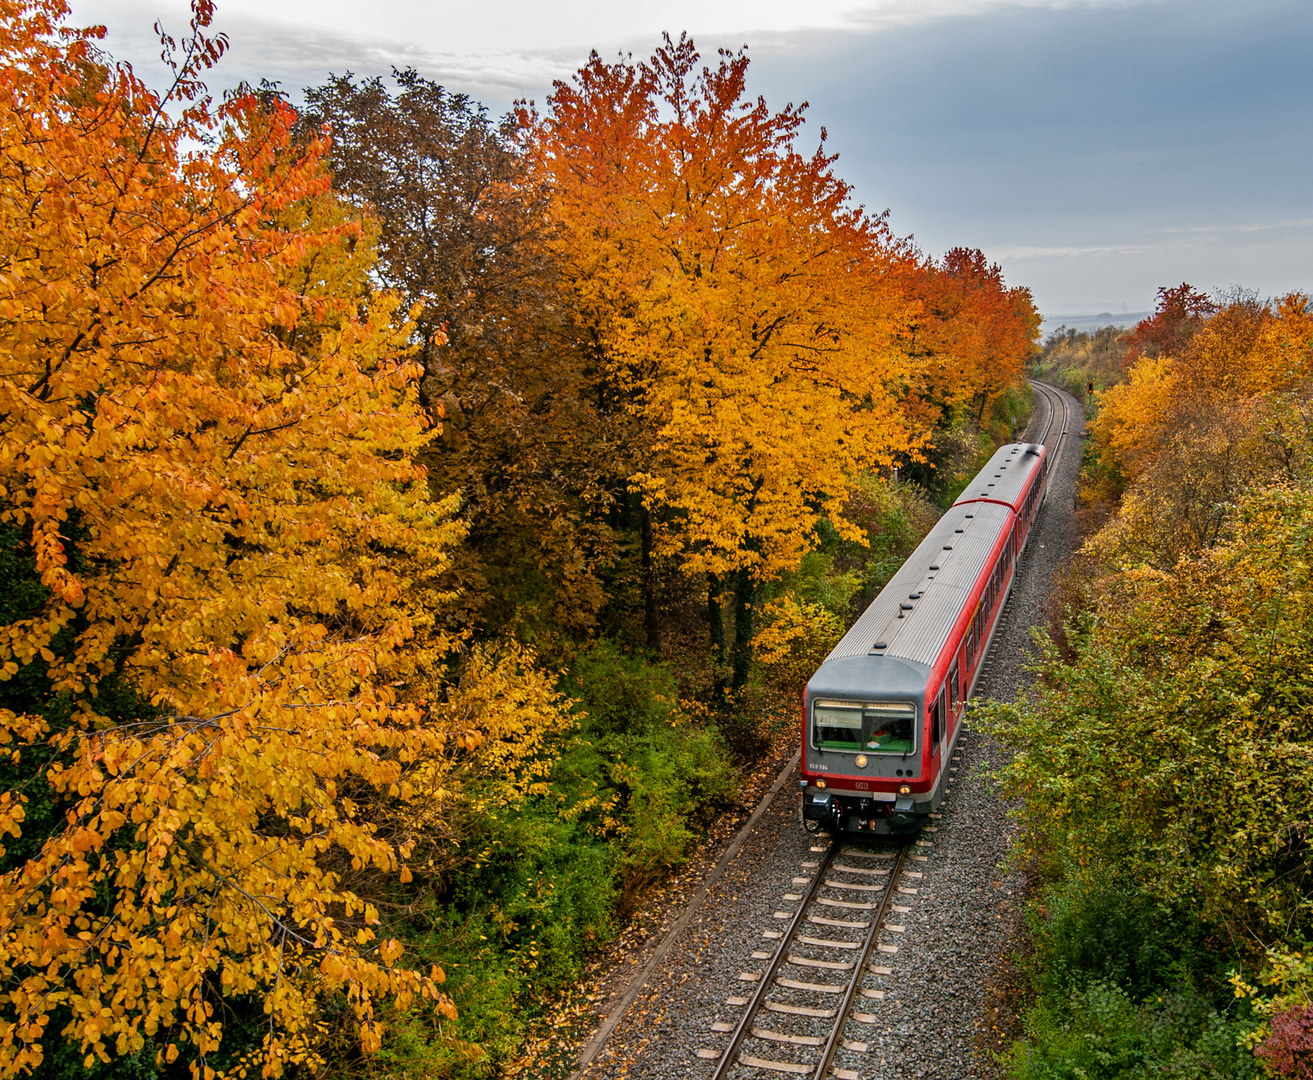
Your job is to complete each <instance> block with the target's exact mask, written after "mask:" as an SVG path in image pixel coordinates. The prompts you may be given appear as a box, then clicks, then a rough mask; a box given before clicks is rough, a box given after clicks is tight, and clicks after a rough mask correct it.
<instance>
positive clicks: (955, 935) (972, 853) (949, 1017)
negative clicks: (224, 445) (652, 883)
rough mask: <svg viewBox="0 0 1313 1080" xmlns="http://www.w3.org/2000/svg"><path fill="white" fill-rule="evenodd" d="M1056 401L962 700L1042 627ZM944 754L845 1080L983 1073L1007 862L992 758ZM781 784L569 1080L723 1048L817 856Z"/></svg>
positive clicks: (1062, 552) (1034, 433) (986, 742)
mask: <svg viewBox="0 0 1313 1080" xmlns="http://www.w3.org/2000/svg"><path fill="white" fill-rule="evenodd" d="M1044 402H1045V399H1044V398H1043V397H1041V398H1040V404H1039V406H1038V407H1037V408H1036V415H1035V419H1034V421H1032V425H1031V429H1030V431H1028V433H1027V436H1026V437H1027V438H1037V437H1038V436H1039V434H1040V433H1041V432H1042V431H1043V430H1044V426H1045V423H1046V422H1047V412H1046V408H1045V405H1044ZM1069 404H1070V407H1071V420H1070V422H1069V431H1068V435H1067V441H1066V444H1065V445H1064V447H1063V449H1062V451H1061V454H1060V455H1059V457H1058V458H1057V460H1056V462H1055V463H1054V464H1053V466H1052V467H1051V473H1050V487H1049V493H1048V497H1047V499H1046V501H1045V503H1044V506H1043V507H1042V508H1041V510H1040V512H1039V515H1038V517H1037V519H1036V524H1035V529H1034V532H1033V533H1032V536H1031V540H1030V543H1029V546H1028V547H1027V550H1026V553H1025V556H1024V558H1023V560H1022V562H1021V564H1020V566H1019V568H1018V573H1017V578H1016V581H1015V583H1014V587H1013V591H1012V596H1011V599H1010V601H1009V603H1008V607H1007V608H1006V609H1005V613H1004V622H1003V624H1002V625H1001V626H1000V628H999V630H998V632H997V634H996V636H995V646H994V650H993V654H992V658H991V660H990V661H989V662H988V666H987V669H986V673H985V675H984V676H983V677H982V680H981V684H980V685H979V686H978V687H977V690H976V698H977V699H981V698H989V697H992V698H997V699H1002V700H1011V699H1012V698H1014V697H1015V696H1016V694H1017V692H1018V691H1019V690H1020V689H1022V688H1024V687H1026V686H1028V684H1029V680H1030V676H1029V674H1028V673H1027V672H1026V671H1025V667H1026V665H1028V664H1029V663H1031V662H1033V659H1034V645H1033V643H1032V641H1031V636H1030V628H1031V626H1032V625H1038V624H1041V623H1042V622H1043V620H1044V618H1045V614H1044V611H1045V601H1046V598H1047V597H1048V595H1049V593H1050V591H1051V589H1052V582H1053V574H1054V572H1055V571H1056V570H1057V569H1058V568H1059V567H1060V566H1061V565H1062V564H1063V562H1064V561H1065V560H1066V558H1067V557H1068V555H1069V554H1070V553H1071V552H1072V550H1073V549H1074V547H1075V546H1076V545H1077V543H1078V537H1077V533H1076V528H1075V522H1074V519H1073V515H1072V513H1071V511H1072V507H1073V503H1074V492H1075V484H1076V477H1077V474H1078V472H1079V469H1080V456H1081V455H1080V440H1081V438H1082V436H1083V423H1082V416H1083V410H1082V409H1081V407H1080V405H1079V404H1078V403H1075V402H1069ZM1055 427H1056V425H1055ZM958 751H959V754H958V760H957V761H956V762H954V763H953V764H955V765H956V766H957V769H958V771H957V773H956V774H955V775H956V779H955V781H954V783H953V785H952V790H951V793H950V794H949V796H948V798H947V799H946V800H945V802H944V805H943V807H942V812H941V817H940V818H939V820H938V821H936V822H934V830H935V831H934V832H933V833H932V832H930V831H929V830H927V831H926V832H925V833H924V834H923V836H922V840H923V841H927V843H925V844H923V845H922V846H920V847H919V848H918V849H917V851H918V852H919V854H920V858H919V859H918V860H916V861H912V860H909V862H908V864H907V869H908V870H911V871H913V872H917V873H920V874H921V875H922V876H921V878H920V879H918V880H916V882H915V887H916V889H917V891H916V893H915V895H900V896H899V897H898V901H897V902H898V903H899V904H900V905H901V906H903V907H906V908H907V909H908V910H907V911H905V912H901V913H900V914H899V915H898V918H897V922H898V925H900V926H902V927H903V930H902V932H898V933H894V932H892V931H889V930H884V931H882V932H881V936H880V938H879V940H880V942H881V943H882V944H885V945H889V946H892V947H894V948H896V950H897V951H896V952H892V953H891V952H887V951H886V952H882V953H880V954H875V962H876V963H880V964H882V965H884V966H886V967H887V968H888V969H889V971H890V972H891V974H889V975H887V976H879V977H875V978H874V979H873V977H871V976H868V977H867V978H866V980H865V981H864V983H863V985H864V986H872V987H873V986H880V987H881V988H883V989H884V991H885V994H884V997H883V999H880V1000H864V1001H863V1002H862V1004H861V1005H860V1007H859V1008H858V1009H857V1010H856V1011H860V1012H864V1013H866V1014H868V1015H869V1016H871V1017H872V1018H873V1020H874V1022H873V1023H864V1024H860V1025H859V1024H850V1025H849V1027H848V1029H847V1034H848V1036H849V1038H852V1039H860V1040H863V1041H865V1042H866V1043H867V1045H868V1047H869V1049H868V1051H867V1052H866V1053H856V1052H853V1051H851V1050H840V1051H839V1053H838V1055H837V1056H836V1059H835V1066H836V1067H838V1068H841V1069H848V1070H853V1071H855V1072H856V1073H857V1075H858V1076H859V1077H860V1078H861V1080H894V1078H898V1080H908V1078H913V1077H916V1078H922V1077H924V1078H934V1080H960V1078H963V1077H980V1078H987V1077H993V1076H994V1075H995V1069H994V1067H993V1064H992V1063H991V1062H990V1061H989V1060H988V1059H987V1058H983V1057H982V1055H981V1053H980V1052H979V1051H978V1049H977V1046H978V1039H977V1037H978V1035H980V1034H981V1032H980V1031H979V1025H980V1024H981V1023H982V1022H983V1021H982V1017H983V1015H984V1005H985V992H986V985H987V982H988V980H989V977H990V974H991V972H992V971H993V970H994V967H995V965H996V963H997V961H998V959H999V956H1000V953H1001V952H1003V951H1005V950H1006V948H1007V947H1008V943H1009V942H1010V941H1012V940H1014V939H1015V935H1016V933H1017V930H1018V927H1019V925H1020V923H1021V919H1022V903H1023V898H1022V894H1023V889H1024V884H1025V883H1024V880H1023V878H1022V875H1021V874H1020V873H1019V872H1018V871H1017V870H1013V869H1009V868H1008V861H1007V860H1008V855H1009V851H1010V847H1011V844H1012V841H1013V839H1014V831H1015V826H1014V825H1013V823H1012V822H1011V820H1010V819H1009V816H1008V811H1009V807H1008V805H1007V804H1006V803H1005V802H1003V801H1002V800H1001V798H1000V796H999V794H998V793H997V791H996V785H995V784H994V782H992V781H991V779H990V773H991V772H992V771H993V770H995V769H997V768H998V767H999V765H1001V764H1002V762H1003V757H1002V751H1001V750H1000V748H999V747H998V746H996V745H995V744H994V742H993V741H992V740H991V739H989V738H988V737H986V736H984V735H983V734H981V733H979V732H977V731H974V730H972V729H971V727H970V725H969V722H968V726H967V727H966V728H965V729H964V731H963V733H962V736H961V738H960V739H959V742H958ZM796 779H797V776H796V772H795V776H794V777H793V778H792V781H791V783H790V785H789V786H786V787H785V789H784V790H783V791H781V793H780V795H779V796H778V797H777V798H776V799H775V801H774V803H773V804H772V805H771V806H770V808H769V809H768V810H767V811H766V813H765V814H764V815H763V816H762V818H761V820H760V821H759V822H758V824H757V827H756V828H755V829H754V830H753V832H752V834H751V835H750V836H748V837H747V839H746V841H745V842H744V844H743V847H742V849H741V850H740V851H739V853H738V855H737V857H736V858H735V859H734V860H733V861H732V862H731V863H730V864H729V866H728V867H727V869H726V870H725V873H724V875H723V876H722V878H721V879H720V880H719V881H718V882H717V883H716V884H715V885H713V886H712V888H711V889H710V890H709V892H708V894H707V896H706V899H705V900H704V901H703V903H702V905H701V907H700V908H699V910H698V911H697V913H696V915H695V916H694V917H693V920H692V921H691V922H690V924H689V925H688V927H687V929H686V930H685V931H684V933H683V935H682V937H681V938H680V939H679V940H677V941H676V942H675V943H674V945H673V947H672V948H671V949H670V950H669V952H668V953H667V954H666V957H665V960H664V962H663V964H662V965H661V967H660V968H659V970H657V971H656V973H655V974H654V975H653V976H652V978H651V979H650V980H649V981H648V983H647V984H646V986H644V988H643V991H642V993H641V994H640V995H639V996H638V998H637V999H636V1000H635V1001H634V1003H633V1004H632V1005H631V1006H630V1008H629V1010H628V1012H627V1013H626V1014H625V1016H624V1018H623V1020H621V1022H620V1024H619V1026H618V1027H617V1028H616V1029H615V1031H614V1033H613V1034H612V1035H611V1038H610V1040H609V1041H608V1043H607V1045H606V1046H605V1047H604V1048H603V1049H602V1051H601V1052H600V1053H599V1054H598V1055H597V1056H596V1057H595V1058H594V1059H593V1061H592V1063H591V1064H590V1065H589V1066H588V1068H587V1069H586V1070H585V1072H584V1073H583V1076H585V1077H587V1078H588V1080H620V1078H622V1077H623V1078H625V1080H649V1078H650V1080H668V1078H674V1077H688V1078H690V1080H706V1078H708V1077H710V1075H711V1073H712V1072H713V1071H714V1069H715V1067H716V1064H717V1059H718V1058H719V1056H720V1052H721V1051H722V1050H723V1048H724V1047H725V1046H726V1044H727V1041H728V1039H729V1035H728V1034H726V1033H725V1032H724V1031H723V1030H722V1031H717V1030H715V1026H720V1027H722V1028H725V1027H728V1028H732V1027H733V1026H734V1025H735V1024H736V1023H737V1022H738V1019H739V1017H740V1016H741V1015H742V1007H741V1006H738V1005H731V1004H727V999H731V998H737V999H742V998H747V997H751V994H752V990H753V988H754V980H753V979H752V978H751V977H752V976H753V975H754V974H760V973H761V972H762V971H763V970H764V969H765V966H766V961H764V960H762V959H760V958H756V959H754V957H753V953H754V952H758V953H761V952H762V951H770V950H771V949H772V947H773V944H772V941H771V940H770V939H769V938H767V937H765V935H766V934H767V933H768V932H775V931H778V930H781V929H782V928H783V926H784V925H786V924H785V922H784V920H783V919H781V918H777V913H781V912H792V911H793V910H794V907H795V904H794V902H792V901H788V900H785V896H786V894H787V895H797V893H798V892H799V891H801V890H800V887H799V886H798V884H796V883H795V882H794V880H793V879H794V878H795V877H805V876H808V874H809V870H810V868H808V867H806V866H805V864H806V863H808V862H814V861H815V860H817V859H818V858H819V857H820V856H819V853H818V852H816V851H814V850H812V849H813V848H814V847H819V846H820V845H821V844H823V843H824V839H823V838H822V839H818V838H817V837H815V836H812V835H809V834H807V833H805V832H804V831H803V829H802V825H801V821H800V819H799V812H798V796H797V785H796ZM985 1034H986V1035H987V1034H988V1033H985ZM699 1051H701V1056H700V1055H699ZM780 1056H781V1057H783V1056H784V1055H780ZM749 1075H754V1076H763V1075H767V1074H766V1073H763V1072H759V1071H756V1070H747V1069H743V1068H736V1069H734V1070H733V1071H732V1073H731V1076H733V1077H735V1078H746V1077H747V1076H749ZM775 1075H783V1074H775Z"/></svg>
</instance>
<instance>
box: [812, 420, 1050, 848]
mask: <svg viewBox="0 0 1313 1080" xmlns="http://www.w3.org/2000/svg"><path fill="white" fill-rule="evenodd" d="M1046 474H1047V459H1046V455H1045V451H1044V447H1043V446H1040V445H1038V444H1032V443H1013V444H1011V445H1010V446H1005V447H1003V448H1001V449H1000V450H999V451H998V452H997V453H996V454H995V455H994V456H993V458H991V459H990V462H989V464H988V465H986V466H985V468H984V469H983V470H981V472H980V473H979V475H977V476H976V477H975V478H974V479H973V480H972V481H971V483H970V484H968V485H967V487H966V489H965V490H964V491H963V493H962V497H961V498H959V499H958V501H957V502H956V503H954V504H953V506H952V507H951V508H950V509H949V510H948V511H947V512H946V513H945V514H944V516H943V517H942V518H941V519H940V520H939V521H938V522H937V523H936V525H935V526H934V528H932V529H931V530H930V532H929V534H928V535H927V536H926V538H925V539H924V540H923V541H922V542H921V543H920V545H919V546H918V547H917V549H916V550H915V551H914V552H913V553H912V555H911V557H910V558H909V559H908V560H907V562H905V563H904V564H903V565H902V567H901V568H900V569H899V570H898V571H897V572H896V573H895V574H894V576H893V578H892V579H891V580H890V581H889V583H888V584H887V585H886V586H885V587H884V589H882V590H881V592H880V594H879V596H877V597H876V598H875V600H873V601H872V602H871V605H870V606H869V607H868V608H867V609H866V611H865V612H863V613H862V615H861V616H860V617H859V618H858V620H857V622H856V623H854V624H853V627H852V629H851V630H849V631H848V633H847V634H845V635H844V637H843V638H842V640H840V642H839V644H838V645H836V646H835V647H834V649H833V650H832V651H831V653H830V654H829V656H827V657H826V658H825V661H824V662H823V663H822V664H821V666H820V667H819V668H818V669H817V671H816V673H815V674H814V675H813V676H812V677H811V679H810V680H809V681H808V683H807V688H806V690H805V691H804V693H803V721H802V742H803V754H802V786H803V793H802V814H803V821H804V823H806V824H807V826H808V827H809V828H813V829H815V828H822V827H823V828H827V829H830V830H832V831H839V832H867V833H904V832H913V831H915V830H916V829H918V828H920V827H921V826H922V825H923V824H925V822H926V820H927V817H928V815H929V814H931V813H933V812H934V811H935V810H936V809H938V807H939V804H940V802H941V801H942V800H943V797H944V788H945V785H946V781H947V777H948V769H947V767H946V762H947V760H948V759H949V757H950V756H951V754H952V750H953V746H954V744H955V743H956V742H957V738H958V735H959V733H960V731H961V721H962V712H963V708H964V706H965V703H966V700H967V698H968V697H970V695H971V692H972V690H973V689H974V688H975V684H976V682H977V680H978V679H979V677H980V669H981V663H982V661H983V659H984V657H985V655H986V653H987V652H988V649H989V643H990V640H991V639H992V637H993V634H994V630H995V628H996V627H997V625H998V620H999V616H1000V615H1001V613H1002V611H1003V606H1004V604H1005V603H1006V601H1007V596H1008V593H1009V591H1010V590H1011V587H1012V580H1013V577H1014V574H1015V571H1016V564H1017V560H1018V559H1019V558H1020V556H1021V553H1022V552H1023V551H1024V549H1025V546H1026V542H1027V540H1028V539H1029V536H1030V528H1031V525H1032V523H1033V521H1034V518H1035V514H1036V512H1037V511H1038V509H1039V505H1040V503H1041V501H1042V500H1043V497H1044V490H1045V481H1046Z"/></svg>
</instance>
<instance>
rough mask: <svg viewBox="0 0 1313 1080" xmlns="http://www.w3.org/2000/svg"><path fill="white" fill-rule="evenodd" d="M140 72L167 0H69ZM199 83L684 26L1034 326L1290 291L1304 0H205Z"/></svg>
mask: <svg viewBox="0 0 1313 1080" xmlns="http://www.w3.org/2000/svg"><path fill="white" fill-rule="evenodd" d="M72 6H73V14H74V20H75V21H78V22H82V23H103V24H105V25H106V26H107V27H108V29H109V36H108V39H107V41H106V46H107V47H108V49H109V50H110V51H111V52H112V53H113V54H114V55H115V56H116V57H118V58H120V59H127V60H130V61H131V62H132V63H133V65H134V67H135V68H136V69H137V71H138V73H139V74H140V75H142V77H143V78H145V79H146V81H147V82H148V83H152V84H154V85H160V84H162V83H163V74H162V71H163V69H162V68H161V66H160V64H159V59H158V53H159V46H158V43H157V40H156V38H155V36H154V34H153V32H152V25H153V24H154V22H155V21H156V20H157V19H159V20H162V22H163V24H164V26H165V29H166V30H169V31H170V32H171V33H173V34H174V36H175V37H176V36H179V35H180V34H182V33H183V32H185V30H186V26H187V21H188V10H187V4H186V0H72ZM215 28H216V29H217V30H220V31H223V32H225V33H227V35H228V37H229V39H230V51H229V53H228V55H227V56H225V58H224V59H223V61H222V62H221V64H220V66H219V68H218V69H216V71H215V72H212V73H211V76H210V78H209V82H210V88H211V90H214V91H219V90H222V89H224V88H226V87H228V86H231V85H234V84H236V83H237V82H239V81H240V80H243V79H246V80H249V81H252V82H257V81H259V80H260V79H261V78H267V79H271V80H276V81H278V82H279V83H280V84H281V85H282V87H283V89H285V90H287V91H288V92H289V93H290V95H291V97H292V99H293V100H294V101H295V100H297V99H299V97H300V91H301V90H302V89H303V88H305V87H307V86H315V85H319V84H321V83H323V82H324V81H325V80H326V78H327V76H328V74H329V73H330V72H331V73H336V74H343V73H345V72H347V71H352V72H354V73H356V74H357V75H362V76H368V75H374V74H381V75H385V76H386V75H387V74H388V73H389V72H390V71H391V69H392V68H393V67H394V66H397V67H403V66H407V65H409V66H413V67H415V68H416V69H417V70H418V71H419V72H420V73H421V74H422V75H424V76H426V77H427V78H430V79H433V80H435V81H438V82H441V83H443V84H444V85H445V86H447V88H448V89H450V90H453V91H462V92H465V93H468V94H470V95H471V96H472V97H474V98H475V99H477V100H479V101H481V102H483V103H484V104H485V105H486V106H487V107H488V109H489V111H490V112H492V113H494V114H500V113H502V112H504V111H505V110H506V109H507V108H508V107H509V106H510V104H511V102H512V101H514V100H515V99H516V98H529V99H533V100H536V101H537V102H538V104H539V105H540V106H541V105H542V104H543V102H544V100H545V99H546V97H547V96H548V94H550V93H551V85H552V82H553V80H556V79H568V78H569V77H570V75H571V74H572V73H573V72H574V71H576V70H577V69H578V68H579V66H580V65H581V64H582V63H584V62H585V61H586V60H587V57H588V54H589V52H590V50H593V49H596V50H597V51H598V52H599V53H601V54H602V55H603V56H604V57H613V56H615V55H617V54H618V53H620V52H630V53H633V54H634V55H635V56H639V57H641V56H646V55H648V54H649V53H650V52H651V50H652V49H653V48H654V47H655V46H656V44H658V43H659V41H660V35H661V33H662V31H669V32H670V33H671V34H673V35H674V36H676V37H677V36H678V35H679V33H680V32H681V31H685V30H686V31H688V32H689V33H690V35H691V36H692V37H693V38H694V40H695V41H696V42H697V45H698V47H699V49H700V50H701V52H702V53H703V55H704V56H706V57H711V58H713V59H714V56H715V50H716V49H717V48H720V47H726V48H735V49H737V48H739V47H742V46H745V45H746V46H747V48H748V55H749V56H750V57H751V58H752V64H751V67H750V70H749V87H748V88H749V91H750V92H751V93H753V94H761V95H763V96H764V97H765V99H766V101H767V103H768V105H770V106H771V107H773V108H781V107H783V106H784V105H785V104H787V103H789V102H801V101H807V102H808V103H809V108H808V111H807V115H808V118H809V122H808V128H807V129H806V131H805V133H804V136H803V148H804V149H805V150H808V151H810V149H811V148H812V147H813V145H814V144H815V142H816V138H817V136H818V134H819V128H820V127H821V126H824V127H825V128H826V130H827V131H828V134H829V144H828V145H829V148H830V149H831V150H832V151H837V152H838V153H839V161H838V163H837V165H836V166H835V168H836V170H837V172H838V173H839V175H841V176H842V177H844V179H846V180H847V181H849V182H850V183H851V184H852V185H853V188H854V196H855V198H856V199H857V201H859V202H861V203H863V204H865V206H866V207H867V209H869V210H871V211H873V212H879V211H883V210H885V209H888V210H889V214H890V218H889V220H890V224H891V226H892V228H893V229H894V231H895V232H896V233H897V234H898V235H900V236H908V235H910V236H912V237H914V238H915V240H916V242H917V244H918V245H919V246H920V247H921V249H922V250H923V251H925V252H926V253H927V254H931V255H940V254H942V253H943V252H944V251H946V250H947V249H948V248H950V247H954V246H966V247H973V248H980V249H981V250H982V251H984V253H985V254H986V256H988V257H989V258H990V259H991V260H993V261H995V262H997V263H999V264H1000V266H1001V267H1002V268H1003V272H1004V276H1005V278H1006V280H1007V282H1008V284H1009V285H1022V286H1026V287H1028V288H1029V289H1030V290H1031V291H1032V293H1033V294H1034V296H1035V300H1036V303H1037V304H1038V306H1039V308H1040V310H1041V312H1043V313H1044V314H1045V316H1046V321H1048V322H1049V323H1050V324H1052V322H1053V321H1054V320H1055V319H1056V318H1059V317H1060V316H1061V315H1063V314H1068V315H1086V316H1088V315H1094V314H1098V313H1102V312H1108V313H1110V314H1112V315H1113V316H1115V317H1116V318H1117V320H1118V321H1121V318H1122V316H1123V313H1127V314H1130V315H1134V314H1136V313H1140V312H1144V311H1148V310H1149V309H1151V308H1152V307H1153V304H1154V300H1155V296H1156V293H1157V289H1158V288H1159V287H1160V286H1171V285H1179V284H1180V283H1181V282H1183V281H1184V282H1189V283H1190V284H1191V285H1193V286H1195V287H1196V288H1200V289H1203V290H1206V291H1210V292H1212V291H1222V292H1225V291H1228V290H1232V289H1235V288H1242V289H1248V290H1252V291H1254V292H1257V293H1258V294H1259V295H1260V296H1262V297H1270V296H1279V295H1282V294H1284V293H1287V292H1291V291H1302V292H1308V291H1309V290H1310V289H1313V259H1311V258H1310V255H1311V254H1313V182H1311V181H1310V178H1311V177H1313V138H1311V137H1310V136H1313V64H1311V63H1310V60H1311V59H1313V4H1311V3H1309V2H1308V0H1016V2H1010V3H1005V2H1001V0H811V2H809V3H808V4H807V5H806V6H805V7H804V6H803V5H800V4H798V3H796V2H791V3H790V2H785V0H661V2H657V0H641V2H636V3H627V4H619V3H616V2H614V0H555V2H553V3H551V4H546V3H542V2H541V0H538V2H530V0H479V2H477V3H471V2H469V0H463V2H459V3H457V2H453V0H437V2H419V0H217V15H216V20H215Z"/></svg>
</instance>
